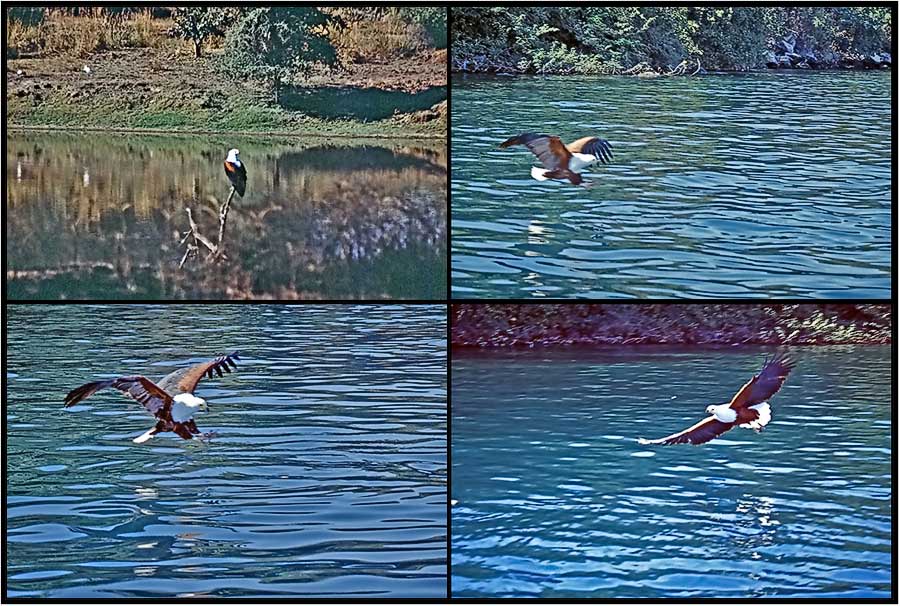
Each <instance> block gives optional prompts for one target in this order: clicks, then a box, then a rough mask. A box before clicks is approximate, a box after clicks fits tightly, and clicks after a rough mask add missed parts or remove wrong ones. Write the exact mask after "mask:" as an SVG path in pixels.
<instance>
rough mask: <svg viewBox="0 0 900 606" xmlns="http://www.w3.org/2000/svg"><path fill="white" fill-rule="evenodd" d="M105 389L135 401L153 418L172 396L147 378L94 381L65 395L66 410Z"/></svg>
mask: <svg viewBox="0 0 900 606" xmlns="http://www.w3.org/2000/svg"><path fill="white" fill-rule="evenodd" d="M107 387H112V388H114V389H118V390H119V391H121V392H122V393H124V394H125V395H127V396H129V397H131V398H133V399H135V400H137V401H138V402H140V403H141V404H143V406H144V408H146V409H147V410H148V411H149V412H151V413H153V414H154V415H155V416H159V414H160V412H161V411H163V410H164V409H165V408H166V406H170V405H171V404H172V396H170V395H169V394H167V393H166V392H165V391H164V390H163V389H162V388H160V387H159V386H158V385H156V384H155V383H153V381H151V380H150V379H148V378H147V377H141V376H133V377H119V378H118V379H111V380H109V381H94V382H93V383H85V384H84V385H82V386H81V387H76V388H75V389H73V390H72V391H70V392H69V393H68V395H66V400H65V402H66V408H68V407H70V406H74V405H75V404H78V403H79V402H81V401H82V400H84V399H85V398H89V397H90V396H92V395H94V394H95V393H97V392H98V391H100V390H101V389H106V388H107Z"/></svg>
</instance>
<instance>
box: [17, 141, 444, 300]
mask: <svg viewBox="0 0 900 606" xmlns="http://www.w3.org/2000/svg"><path fill="white" fill-rule="evenodd" d="M231 147H237V148H239V149H240V150H241V158H242V160H243V162H244V164H245V166H246V167H247V173H248V182H247V192H246V195H245V197H244V198H236V200H235V201H234V202H233V203H232V205H231V209H230V212H229V215H228V225H227V230H226V237H225V240H224V245H225V251H226V254H227V255H228V259H227V260H226V262H224V263H222V264H218V265H215V264H208V263H205V262H204V259H203V258H198V259H191V260H189V261H188V262H187V264H186V265H185V266H184V267H183V268H182V269H179V262H180V259H181V257H182V255H183V251H184V247H183V246H182V245H181V244H180V240H181V238H182V234H183V233H185V232H186V231H187V230H188V228H189V222H188V218H187V214H186V212H185V208H190V209H191V210H192V213H193V216H194V218H195V219H196V220H197V223H198V225H199V227H200V228H201V231H202V233H204V235H206V236H207V237H208V238H210V239H212V240H215V239H216V237H217V233H218V208H219V204H220V203H221V202H223V201H224V200H225V199H226V198H227V197H228V193H229V190H230V184H229V182H228V180H227V178H226V177H225V173H224V170H223V167H222V163H223V161H224V159H225V155H226V153H227V150H228V149H229V148H231ZM6 187H7V202H6V222H7V223H6V252H7V257H8V262H7V263H8V265H7V283H8V288H9V295H10V297H12V298H14V299H28V298H43V299H57V298H67V299H96V298H142V299H148V298H150V299H155V298H160V299H162V298H166V299H168V298H191V299H205V298H214V299H222V298H249V297H254V296H277V297H280V298H307V299H309V298H313V299H315V298H329V299H358V298H394V299H443V298H445V297H446V293H447V287H446V282H447V277H446V273H447V270H446V267H447V248H446V245H447V242H446V232H447V152H446V146H445V145H444V144H443V143H437V142H427V141H419V142H416V141H352V140H346V141H342V140H337V141H336V140H329V139H313V138H304V139H298V140H292V139H261V138H251V139H247V138H241V137H227V136H223V135H220V136H202V135H194V136H180V137H161V136H148V135H125V134H118V135H105V134H97V133H91V134H72V133H39V132H27V133H23V132H13V133H9V134H8V135H7V155H6Z"/></svg>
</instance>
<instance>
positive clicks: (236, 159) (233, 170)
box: [225, 149, 247, 198]
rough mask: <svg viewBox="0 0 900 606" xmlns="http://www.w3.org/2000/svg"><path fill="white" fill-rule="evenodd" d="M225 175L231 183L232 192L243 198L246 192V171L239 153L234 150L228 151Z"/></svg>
mask: <svg viewBox="0 0 900 606" xmlns="http://www.w3.org/2000/svg"><path fill="white" fill-rule="evenodd" d="M225 174H226V175H227V176H228V180H229V181H231V186H232V187H234V191H236V192H237V193H238V195H239V196H240V197H242V198H243V197H244V192H245V191H247V169H246V168H244V163H243V162H241V157H240V153H239V152H238V150H236V149H230V150H228V156H227V157H226V158H225Z"/></svg>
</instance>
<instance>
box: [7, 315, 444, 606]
mask: <svg viewBox="0 0 900 606" xmlns="http://www.w3.org/2000/svg"><path fill="white" fill-rule="evenodd" d="M8 321H9V327H8V329H9V356H8V360H9V367H8V374H7V376H6V382H7V383H8V401H7V402H5V403H4V405H5V415H6V432H7V433H6V439H7V442H6V447H7V461H6V463H7V473H8V475H7V482H8V483H7V488H8V495H7V502H6V508H7V509H6V512H7V516H8V525H7V528H6V531H7V533H8V534H7V536H6V538H7V540H8V551H7V553H6V554H4V557H5V563H6V564H7V565H8V575H9V576H8V577H7V581H8V589H9V594H10V596H16V597H44V598H46V597H52V598H60V599H63V598H69V599H72V598H91V599H95V600H96V599H102V598H119V599H122V598H128V597H131V598H133V597H156V598H163V597H174V596H176V595H180V596H197V595H211V596H217V597H245V598H250V597H270V598H288V597H315V596H331V597H343V598H345V599H351V598H354V597H355V598H361V597H381V598H401V597H408V598H412V597H418V598H440V597H444V596H446V588H447V578H446V573H447V547H446V546H447V519H446V517H447V516H446V513H447V500H446V496H447V441H446V431H447V423H446V420H447V418H446V411H447V408H446V407H447V396H446V376H447V374H446V373H447V366H446V364H447V362H446V360H447V357H446V354H447V351H446V311H445V309H444V307H443V306H420V305H417V306H388V305H385V306H381V305H379V306H371V305H368V306H355V305H332V306H317V305H312V306H310V305H302V306H279V305H265V304H259V305H241V306H231V305H216V306H209V305H203V306H191V305H177V306H173V305H164V306H156V307H154V306H131V305H128V306H123V305H105V306H103V305H101V306H81V305H54V306H52V307H47V306H40V305H39V306H34V305H12V306H9V313H8ZM232 349H240V350H241V352H242V356H241V361H240V363H239V365H238V369H237V371H236V372H234V373H233V374H228V375H225V377H223V378H214V379H205V380H204V381H203V382H202V383H201V384H200V386H199V389H198V395H200V396H201V397H203V398H205V399H207V400H208V401H209V404H210V410H209V412H208V413H206V414H202V415H200V416H199V417H198V419H197V423H198V425H199V426H200V427H201V428H203V430H204V431H214V432H215V433H216V434H217V436H216V437H215V438H213V440H212V441H211V442H210V443H208V444H206V445H203V444H198V443H192V442H187V441H184V440H181V439H180V438H178V437H176V436H174V435H173V434H171V433H169V434H162V435H160V436H157V437H156V438H154V439H153V440H151V441H150V442H148V443H147V444H144V445H140V446H139V445H135V444H133V443H132V442H131V439H132V438H134V437H136V436H137V435H139V434H140V433H142V432H143V431H144V430H146V429H147V428H148V427H149V426H150V424H151V417H149V415H148V414H147V413H145V412H144V411H143V410H141V408H140V406H139V405H138V404H136V403H135V402H132V401H129V400H127V399H126V398H124V397H122V396H121V395H120V394H118V393H115V392H102V393H98V394H96V395H95V396H93V397H92V398H91V399H90V400H87V401H85V402H84V403H83V404H84V405H83V406H82V405H79V406H78V407H77V408H78V409H79V410H78V411H71V410H70V411H64V410H63V409H62V398H63V395H64V394H65V393H66V391H68V389H70V388H71V387H73V386H76V385H78V384H80V383H82V382H85V381H88V380H92V379H97V378H102V377H108V376H110V375H111V374H115V373H143V374H146V375H147V376H149V377H151V378H158V377H160V376H162V375H164V374H166V373H168V372H169V371H171V370H174V369H175V368H178V367H181V366H184V365H186V364H189V363H190V362H199V361H200V360H201V359H205V358H207V357H208V356H210V355H212V354H215V353H218V352H220V351H222V350H229V351H230V350H232Z"/></svg>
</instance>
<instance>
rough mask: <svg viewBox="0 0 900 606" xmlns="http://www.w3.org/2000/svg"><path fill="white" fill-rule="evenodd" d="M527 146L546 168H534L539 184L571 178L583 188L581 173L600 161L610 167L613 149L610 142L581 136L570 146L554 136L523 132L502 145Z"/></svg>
mask: <svg viewBox="0 0 900 606" xmlns="http://www.w3.org/2000/svg"><path fill="white" fill-rule="evenodd" d="M513 145H524V146H525V147H527V148H528V149H529V150H531V153H533V154H534V155H535V156H537V159H538V160H540V161H541V164H542V165H543V168H540V167H537V166H533V167H531V176H532V177H533V178H534V179H537V180H538V181H547V180H548V179H559V180H566V179H568V180H569V182H570V183H571V184H572V185H580V184H581V183H582V182H583V181H584V179H582V178H581V174H580V173H581V171H582V170H584V169H585V168H587V167H588V166H590V165H591V164H595V163H597V162H602V163H604V164H609V162H610V161H612V148H611V147H610V146H609V141H607V140H606V139H601V138H600V137H582V138H581V139H578V140H577V141H572V142H571V143H569V144H568V145H566V144H565V143H563V142H562V139H560V138H559V137H557V136H555V135H537V134H535V133H522V134H521V135H518V136H516V137H512V138H511V139H507V140H506V141H504V142H503V143H501V144H500V147H501V148H505V147H511V146H513Z"/></svg>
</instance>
